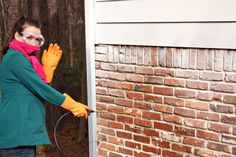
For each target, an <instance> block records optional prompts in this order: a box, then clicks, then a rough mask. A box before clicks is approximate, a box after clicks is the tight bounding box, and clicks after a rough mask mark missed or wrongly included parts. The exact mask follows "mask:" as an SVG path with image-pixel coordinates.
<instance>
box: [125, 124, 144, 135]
mask: <svg viewBox="0 0 236 157" xmlns="http://www.w3.org/2000/svg"><path fill="white" fill-rule="evenodd" d="M125 130H127V131H129V132H132V133H138V134H141V133H142V128H141V127H140V126H136V125H130V124H128V125H127V124H125Z"/></svg>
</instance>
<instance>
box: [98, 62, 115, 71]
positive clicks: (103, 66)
mask: <svg viewBox="0 0 236 157" xmlns="http://www.w3.org/2000/svg"><path fill="white" fill-rule="evenodd" d="M101 69H102V70H106V71H116V70H117V65H114V64H111V63H101Z"/></svg>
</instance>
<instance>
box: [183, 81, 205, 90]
mask: <svg viewBox="0 0 236 157" xmlns="http://www.w3.org/2000/svg"><path fill="white" fill-rule="evenodd" d="M186 87H187V88H192V89H201V90H207V89H208V82H203V81H196V80H194V81H187V82H186Z"/></svg>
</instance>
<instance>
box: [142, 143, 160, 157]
mask: <svg viewBox="0 0 236 157" xmlns="http://www.w3.org/2000/svg"><path fill="white" fill-rule="evenodd" d="M143 151H145V152H152V153H154V154H157V155H160V154H161V150H160V149H159V148H156V147H151V146H148V145H143Z"/></svg>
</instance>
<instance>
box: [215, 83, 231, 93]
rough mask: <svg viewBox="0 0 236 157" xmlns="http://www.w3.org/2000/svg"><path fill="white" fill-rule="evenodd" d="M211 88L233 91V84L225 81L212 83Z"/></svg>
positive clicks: (219, 90)
mask: <svg viewBox="0 0 236 157" xmlns="http://www.w3.org/2000/svg"><path fill="white" fill-rule="evenodd" d="M211 90H212V91H216V92H227V93H234V91H235V90H234V85H233V84H226V83H212V84H211Z"/></svg>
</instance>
